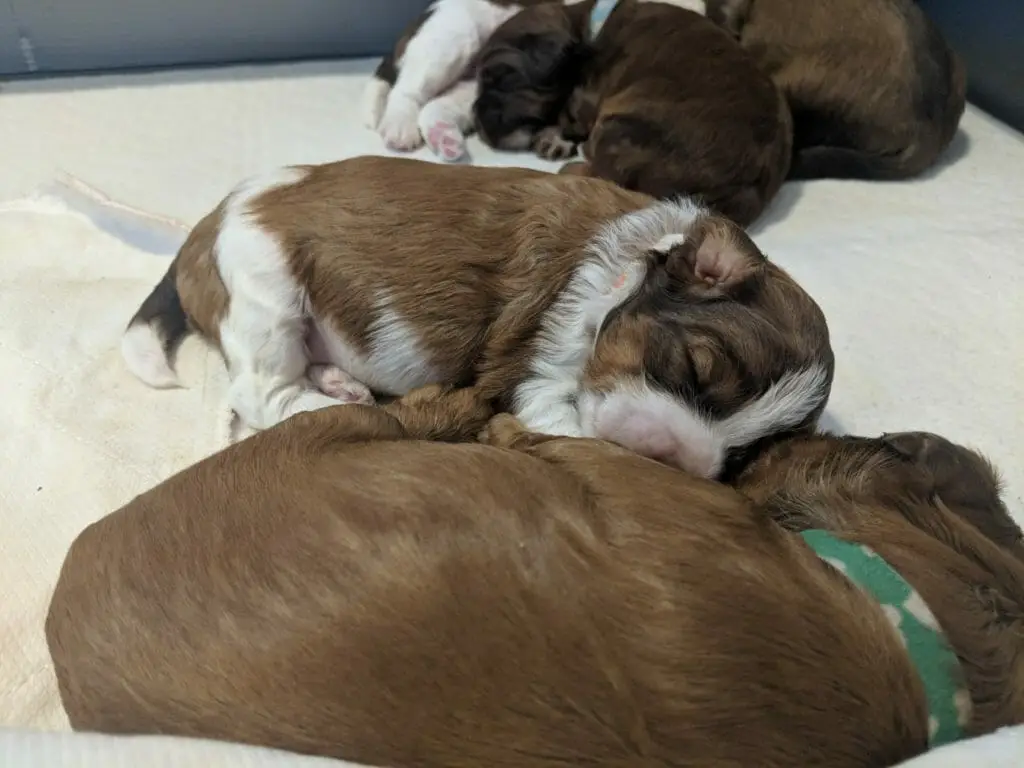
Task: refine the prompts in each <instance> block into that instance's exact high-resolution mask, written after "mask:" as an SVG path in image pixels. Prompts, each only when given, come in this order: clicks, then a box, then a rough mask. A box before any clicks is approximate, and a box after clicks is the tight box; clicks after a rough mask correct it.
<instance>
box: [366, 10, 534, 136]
mask: <svg viewBox="0 0 1024 768" xmlns="http://www.w3.org/2000/svg"><path fill="white" fill-rule="evenodd" d="M520 10H521V6H519V5H515V4H510V5H497V4H495V3H491V2H488V1H487V0H436V2H435V3H434V5H433V6H432V9H431V12H430V15H429V16H428V17H427V18H426V20H425V21H424V22H423V24H422V25H421V26H420V28H419V29H418V30H416V33H415V34H414V35H413V36H412V37H411V38H410V39H409V42H408V43H407V44H406V47H405V51H404V52H403V53H402V58H401V59H400V60H399V61H398V63H397V64H398V77H397V78H396V79H395V85H394V87H393V88H392V89H391V93H390V95H389V96H388V103H387V107H386V108H385V110H384V114H383V116H382V117H381V119H380V123H379V125H378V126H377V130H378V132H379V133H380V135H381V137H382V138H383V139H384V142H385V143H386V144H387V145H388V146H389V147H390V148H392V149H398V150H412V149H416V148H418V147H419V146H421V145H422V144H423V139H424V137H423V136H421V134H420V127H419V125H418V119H419V114H420V109H422V108H423V106H424V105H425V104H426V103H427V102H428V101H430V100H431V99H433V98H435V97H437V96H439V95H441V93H442V92H443V91H445V90H447V89H448V88H450V87H452V86H453V85H454V84H455V83H456V82H457V81H458V80H459V79H460V78H463V77H464V76H465V75H466V74H467V72H468V71H469V67H470V65H471V64H472V62H473V59H474V58H475V57H476V55H477V54H478V53H479V52H480V49H481V48H482V47H483V44H484V42H486V40H487V38H489V37H490V36H491V35H492V34H493V33H494V30H496V29H497V28H498V27H500V26H501V25H502V24H503V23H504V22H505V21H506V20H508V19H510V18H512V16H514V15H515V14H516V13H518V12H519V11H520Z"/></svg>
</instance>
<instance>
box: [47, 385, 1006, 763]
mask: <svg viewBox="0 0 1024 768" xmlns="http://www.w3.org/2000/svg"><path fill="white" fill-rule="evenodd" d="M472 395H473V393H472V392H471V391H468V390H460V391H457V392H455V393H452V394H449V395H442V396H441V397H440V398H439V399H438V400H434V401H433V404H431V402H430V401H428V402H427V403H426V404H425V405H422V404H421V405H419V406H416V405H414V404H412V403H406V404H402V405H401V406H400V407H399V408H398V409H396V407H395V406H394V405H389V406H387V408H388V409H391V410H390V411H385V410H383V409H375V408H368V407H365V406H351V407H338V408H330V409H324V410H321V411H317V412H314V413H307V414H301V415H299V416H296V417H294V418H292V419H290V420H288V421H287V422H285V423H283V424H280V425H278V426H277V427H275V428H274V429H272V430H268V431H265V432H262V433H260V434H258V435H256V436H255V437H253V438H251V439H249V440H247V441H244V442H242V443H240V444H237V445H235V446H233V447H231V448H229V449H227V450H225V451H223V452H221V453H219V454H217V455H215V456H212V457H210V458H208V459H206V460H205V461H203V462H201V463H199V464H197V465H196V466H194V467H192V468H190V469H188V470H186V471H184V472H182V473H181V474H179V475H177V476H175V477H173V478H171V479H170V480H168V481H166V482H164V483H162V484H161V485H159V486H157V487H156V488H154V489H153V490H151V491H149V492H147V493H145V494H143V495H141V496H139V497H138V498H137V499H135V500H134V501H132V502H131V503H130V504H128V505H127V506H125V507H124V508H122V509H121V510H119V511H117V512H115V513H114V514H112V515H110V516H109V517H107V518H105V519H103V520H101V521H100V522H98V523H96V524H94V525H92V526H90V527H89V528H88V529H86V530H85V531H84V532H83V533H82V534H81V535H80V536H79V537H78V539H77V540H76V541H75V543H74V544H73V545H72V547H71V551H70V553H69V554H68V557H67V559H66V561H65V563H64V566H63V569H62V571H61V576H60V580H59V582H58V584H57V587H56V590H55V592H54V596H53V601H52V603H51V606H50V610H49V615H48V617H47V621H46V636H47V640H48V643H49V648H50V652H51V654H52V657H53V662H54V666H55V669H56V673H57V679H58V682H59V687H60V692H61V698H62V701H63V704H64V706H65V708H66V710H67V713H68V716H69V718H70V721H71V724H72V726H73V727H74V728H76V729H79V730H90V731H105V732H115V733H162V734H175V735H185V736H201V737H212V738H217V739H227V740H231V741H239V742H247V743H253V744H261V745H266V746H272V747H279V748H284V749H289V750H293V751H297V752H305V753H314V754H321V755H329V756H333V757H338V758H344V759H348V760H353V761H358V762H361V763H366V764H371V765H397V766H421V767H422V768H445V767H447V766H453V765H459V766H481V767H483V766H486V767H487V768H492V767H493V766H526V767H528V768H529V767H532V766H537V767H538V768H540V767H544V768H552V767H554V766H565V765H588V766H595V767H597V768H622V767H623V766H635V767H636V768H640V767H641V766H643V767H647V766H687V767H689V768H719V766H723V765H731V766H752V765H756V766H763V767H764V768H792V766H829V767H830V768H873V767H874V766H889V765H893V764H895V763H897V762H899V761H901V760H904V759H906V758H910V757H912V756H914V755H917V754H919V753H921V752H923V751H925V750H926V749H927V748H928V744H929V707H928V703H927V699H926V695H925V689H924V687H923V686H922V683H921V681H920V678H919V677H918V672H917V669H916V668H915V666H914V664H913V663H912V661H911V659H910V657H909V656H908V654H907V651H906V649H905V647H904V645H903V644H902V638H901V635H900V634H898V632H897V631H896V629H894V626H893V624H892V623H891V622H890V619H889V618H888V614H887V613H886V611H885V610H883V607H882V605H881V604H880V603H878V602H877V601H876V600H875V599H874V598H873V597H871V596H870V595H869V594H868V593H867V592H864V591H862V590H861V589H859V588H857V587H856V586H854V585H853V583H852V582H850V581H848V580H847V579H846V577H845V576H843V575H842V574H841V573H840V572H839V571H838V570H836V569H835V568H833V567H832V566H831V565H828V564H826V562H825V561H824V560H823V559H821V558H819V557H818V556H817V555H816V554H814V553H813V552H812V551H811V550H810V549H809V548H808V547H807V546H806V544H805V543H804V542H803V540H802V539H801V538H800V537H799V536H796V535H793V534H791V533H788V532H787V531H785V530H784V529H783V528H782V527H780V526H777V525H775V524H774V523H772V522H771V520H770V519H768V518H767V516H766V514H765V511H764V510H763V509H762V508H761V507H760V506H758V504H761V505H763V506H764V507H765V509H767V510H768V511H770V512H772V513H773V514H775V515H776V516H778V517H780V518H782V519H783V520H785V519H792V518H793V517H794V516H796V515H804V516H805V518H804V519H805V524H807V525H813V526H818V527H822V526H826V527H828V528H829V530H832V531H834V532H835V533H836V534H837V535H839V536H841V537H843V538H849V539H850V540H852V541H857V542H863V543H865V544H869V545H870V546H871V547H874V548H876V550H877V551H878V552H880V553H881V554H882V555H883V556H884V557H885V558H886V559H887V560H888V561H889V562H890V564H892V565H893V566H894V567H895V568H897V569H898V570H899V571H900V573H902V575H903V576H904V577H905V578H906V579H907V580H908V581H909V582H910V583H911V584H912V586H913V587H914V588H916V589H917V590H918V591H919V592H920V594H921V595H923V596H924V599H925V600H926V601H927V607H926V610H927V609H930V610H931V612H932V613H933V614H934V616H935V617H936V618H937V621H938V623H939V625H940V629H941V630H942V631H944V633H945V635H946V639H947V640H948V641H949V643H950V644H951V646H952V648H953V650H954V651H955V653H956V655H957V656H958V658H959V660H960V666H961V667H962V672H963V678H962V679H961V680H958V682H960V683H964V684H966V696H962V697H961V699H962V700H963V702H964V704H965V706H964V707H963V714H964V716H965V720H964V725H965V732H966V735H975V734H981V733H986V732H989V731H992V730H994V729H996V728H997V727H999V726H1002V725H1007V724H1011V723H1018V722H1020V721H1021V720H1022V719H1024V655H1022V651H1024V641H1022V640H1021V637H1022V621H1024V563H1022V562H1021V561H1020V560H1018V559H1017V558H1015V557H1013V556H1012V555H1011V554H1010V553H1009V552H1007V551H1006V550H1005V549H1003V548H1002V547H1001V546H1000V545H1001V543H1002V542H1000V541H999V540H998V539H997V540H993V539H990V538H988V537H986V535H985V533H986V531H985V529H984V526H983V529H982V531H979V530H978V529H977V528H975V527H973V526H972V525H970V524H969V523H967V522H966V521H965V520H964V519H963V518H962V517H960V516H959V515H958V510H957V506H956V504H955V502H953V501H951V500H950V499H948V498H946V497H943V496H941V495H939V494H940V493H941V492H942V488H943V484H942V483H941V482H933V481H934V480H935V478H934V476H933V474H932V473H931V470H930V467H929V464H928V463H927V461H924V462H916V461H912V460H911V461H907V460H905V459H904V458H903V457H902V454H901V453H900V452H899V451H897V450H891V449H890V448H889V447H888V445H887V444H886V443H885V442H884V441H869V442H870V443H871V444H870V445H868V447H866V448H859V447H855V448H853V449H851V448H849V447H848V446H847V444H846V442H845V441H842V440H839V441H834V440H833V441H828V440H823V441H821V442H820V443H819V444H818V445H819V448H818V449H815V450H814V454H815V458H814V459H813V461H809V462H808V461H804V460H803V455H804V452H805V451H804V449H803V448H800V447H798V448H794V449H793V451H792V452H791V454H790V455H789V456H788V457H787V456H783V455H781V454H779V453H775V454H773V456H772V458H771V460H770V462H768V464H766V465H765V466H764V467H762V466H760V465H755V467H754V469H753V470H752V471H751V474H750V475H749V476H748V478H747V479H746V480H745V482H744V483H743V485H742V487H743V489H744V490H745V491H747V492H748V493H750V494H751V495H752V496H754V497H756V498H758V504H755V503H754V502H752V501H751V500H749V499H748V498H746V497H745V496H743V495H742V494H740V493H738V492H736V491H735V490H734V489H732V488H730V487H728V486H725V485H721V484H717V483H712V482H708V481H704V480H701V479H698V478H695V477H693V476H691V475H688V474H686V473H682V472H678V471H675V470H672V469H670V468H668V467H665V466H663V465H661V464H658V463H657V462H653V461H650V460H647V459H644V458H642V457H640V456H637V455H636V454H634V453H632V452H629V451H626V450H624V449H621V448H618V447H616V446H614V445H612V444H610V443H606V442H602V441H597V440H579V439H565V438H550V437H545V436H538V435H536V434H529V433H525V432H523V431H522V430H521V429H520V428H519V426H518V425H517V424H516V423H515V422H514V420H512V418H511V417H509V416H502V417H498V418H497V419H496V420H495V421H492V422H491V424H490V426H489V427H488V430H487V440H488V441H489V442H490V443H491V444H492V445H478V444H457V445H449V444H441V443H425V442H418V441H417V439H431V438H442V439H458V438H459V437H460V432H461V433H462V436H464V435H465V434H466V433H468V432H469V431H470V430H471V429H472V428H473V427H475V426H476V425H478V424H479V423H480V422H481V420H482V417H483V415H484V414H483V413H482V412H481V410H480V408H479V405H478V404H477V403H476V402H475V401H474V400H473V399H472ZM449 419H454V420H455V421H456V422H457V423H458V426H457V427H452V426H448V427H447V428H446V427H445V422H446V420H449ZM890 442H891V441H890ZM812 444H813V443H812V442H807V443H805V444H804V445H808V446H809V445H812ZM762 470H765V471H762ZM877 473H881V478H882V479H881V480H879V481H878V482H877V487H878V488H879V489H880V490H884V491H885V493H876V492H875V491H874V487H875V486H874V485H873V484H875V482H876V481H875V475H876V474H877ZM889 478H891V479H892V480H893V481H892V482H890V481H889ZM899 478H904V479H906V481H908V482H909V485H908V486H907V490H906V491H905V492H901V490H900V485H899V482H897V480H898V479H899ZM987 480H988V478H986V477H985V476H984V474H983V475H982V476H979V477H974V476H971V475H970V473H969V472H968V473H967V476H966V477H964V478H963V479H961V481H960V482H962V483H963V484H964V485H966V486H973V485H974V484H975V483H979V484H980V485H982V486H984V485H985V483H986V482H987ZM926 491H928V492H931V491H936V493H926ZM986 493H991V494H994V493H995V491H994V489H993V488H988V489H986ZM989 513H990V514H991V515H992V516H993V517H998V516H999V514H1000V512H999V510H998V509H992V510H989ZM808 516H811V517H808ZM982 522H984V521H982ZM951 674H952V673H951Z"/></svg>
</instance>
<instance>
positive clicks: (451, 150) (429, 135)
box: [417, 79, 480, 163]
mask: <svg viewBox="0 0 1024 768" xmlns="http://www.w3.org/2000/svg"><path fill="white" fill-rule="evenodd" d="M479 90H480V89H479V86H478V85H477V82H476V80H475V79H474V80H460V81H459V82H457V83H456V84H455V85H453V86H452V87H451V88H449V89H448V90H447V91H445V92H444V93H442V94H441V95H440V96H438V97H437V98H434V99H431V100H430V101H428V102H427V103H426V105H424V107H423V109H421V110H420V114H419V118H418V121H417V123H418V126H419V131H420V135H421V136H423V139H424V141H426V142H427V146H428V147H429V148H430V151H431V152H433V153H434V154H435V155H436V156H437V157H438V158H440V159H441V160H444V161H445V162H448V163H452V162H455V161H457V160H461V159H462V158H463V157H465V155H466V134H467V133H468V132H469V130H470V128H472V127H473V102H474V101H476V97H477V93H478V92H479Z"/></svg>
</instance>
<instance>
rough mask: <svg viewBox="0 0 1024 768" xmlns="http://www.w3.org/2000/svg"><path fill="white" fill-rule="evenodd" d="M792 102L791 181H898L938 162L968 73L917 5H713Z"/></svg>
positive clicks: (832, 0) (822, 0) (889, 1)
mask: <svg viewBox="0 0 1024 768" xmlns="http://www.w3.org/2000/svg"><path fill="white" fill-rule="evenodd" d="M708 15H709V16H710V17H711V18H714V19H716V20H718V21H720V22H721V23H723V24H724V25H725V26H726V28H728V29H730V30H733V31H736V30H738V34H739V38H740V41H741V43H742V45H743V47H744V48H745V49H746V50H747V51H748V52H749V53H750V54H751V55H752V56H753V57H754V58H755V59H756V60H757V62H758V64H760V66H761V67H762V69H764V71H765V72H767V73H768V74H770V75H771V77H772V79H773V80H774V81H775V84H776V85H777V86H778V87H779V88H780V89H781V90H782V92H783V93H784V94H785V95H786V98H787V99H788V100H789V104H790V107H791V109H792V112H793V120H794V127H795V135H794V159H793V166H792V169H791V172H790V177H791V178H817V177H850V178H864V179H879V180H884V179H902V178H907V177H910V176H914V175H917V174H919V173H921V172H922V171H924V170H925V169H926V168H928V167H930V166H931V165H933V164H934V163H935V161H936V160H937V159H938V157H939V156H940V155H941V153H942V152H943V150H944V149H945V148H946V147H947V146H948V145H949V143H950V141H952V139H953V136H954V135H955V134H956V130H957V126H958V125H959V122H960V118H961V116H962V115H963V111H964V105H965V99H966V88H967V82H966V74H965V70H964V67H963V63H962V62H961V61H960V59H959V58H958V57H957V56H956V54H955V53H954V52H953V51H952V49H950V47H949V45H948V44H947V43H946V41H945V40H944V39H943V37H942V35H941V33H940V32H939V31H938V29H937V28H936V27H935V25H934V24H933V23H932V22H931V21H930V20H929V19H928V17H927V16H926V15H925V13H924V12H923V11H922V10H921V9H920V8H919V7H918V5H917V3H915V2H913V0H866V1H865V2H850V0H750V2H736V0H709V2H708Z"/></svg>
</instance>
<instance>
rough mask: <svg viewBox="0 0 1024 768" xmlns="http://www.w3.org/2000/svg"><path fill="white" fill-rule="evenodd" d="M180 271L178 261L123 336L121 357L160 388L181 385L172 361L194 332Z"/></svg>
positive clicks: (157, 285)
mask: <svg viewBox="0 0 1024 768" xmlns="http://www.w3.org/2000/svg"><path fill="white" fill-rule="evenodd" d="M177 270H178V259H177V258H175V259H174V261H172V262H171V266H170V267H169V268H168V270H167V273H166V274H165V275H164V276H163V278H162V279H161V280H160V282H159V283H157V284H156V287H155V288H154V289H153V290H152V291H151V292H150V294H149V296H147V297H146V300H145V301H143V302H142V306H141V307H139V310H138V311H137V312H136V313H135V315H134V316H133V317H132V319H131V321H130V322H129V323H128V328H127V329H125V332H124V336H122V337H121V356H122V357H123V358H124V361H125V363H126V364H127V366H128V370H130V371H131V372H132V373H133V374H135V376H137V377H138V378H139V379H141V380H142V381H143V382H144V383H146V384H148V385H149V386H151V387H155V388H157V389H170V388H173V387H179V386H181V383H180V382H179V380H178V375H177V374H176V373H175V372H174V367H173V362H172V361H173V358H174V353H175V351H177V348H178V346H179V345H180V344H181V342H182V341H183V340H184V338H185V337H186V336H187V335H188V334H189V332H190V330H191V329H190V328H189V323H188V317H187V316H186V314H185V310H184V308H183V307H182V306H181V297H180V296H179V295H178V286H177Z"/></svg>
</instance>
